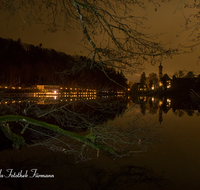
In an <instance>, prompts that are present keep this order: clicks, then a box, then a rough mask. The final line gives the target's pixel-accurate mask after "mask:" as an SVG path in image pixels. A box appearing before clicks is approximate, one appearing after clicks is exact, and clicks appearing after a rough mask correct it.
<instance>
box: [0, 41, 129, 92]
mask: <svg viewBox="0 0 200 190" xmlns="http://www.w3.org/2000/svg"><path fill="white" fill-rule="evenodd" d="M0 63H1V64H0V84H1V85H8V86H33V85H36V84H56V85H60V86H71V87H81V88H92V89H97V90H102V89H103V90H119V89H121V87H120V86H119V85H117V84H116V83H114V82H112V81H111V80H109V78H111V79H113V80H114V81H116V82H117V83H119V84H120V85H122V86H124V87H126V81H127V79H126V78H125V76H124V75H123V73H122V72H119V71H118V72H117V71H116V70H115V69H114V68H108V67H106V65H104V70H105V72H106V73H107V75H108V77H109V78H108V77H107V76H106V75H105V73H104V72H103V71H102V70H101V67H100V66H99V67H98V64H97V63H96V62H94V63H92V61H91V59H88V58H86V57H84V56H77V55H76V56H70V55H66V54H65V53H63V52H57V51H55V50H54V49H47V48H43V47H42V44H39V46H34V45H31V44H25V43H22V42H21V40H20V39H18V40H17V41H14V40H12V39H3V38H0Z"/></svg>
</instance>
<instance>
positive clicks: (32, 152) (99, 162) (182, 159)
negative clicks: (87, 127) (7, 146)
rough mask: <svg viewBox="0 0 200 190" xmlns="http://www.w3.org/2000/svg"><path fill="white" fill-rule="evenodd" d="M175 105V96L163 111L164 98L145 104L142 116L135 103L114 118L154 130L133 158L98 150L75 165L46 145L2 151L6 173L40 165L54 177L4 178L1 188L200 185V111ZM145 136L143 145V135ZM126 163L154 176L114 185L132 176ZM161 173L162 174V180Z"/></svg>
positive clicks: (123, 125)
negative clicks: (127, 176)
mask: <svg viewBox="0 0 200 190" xmlns="http://www.w3.org/2000/svg"><path fill="white" fill-rule="evenodd" d="M168 102H169V101H168ZM172 103H173V102H171V100H170V104H168V106H166V107H165V108H162V110H161V109H160V106H161V105H160V104H159V102H158V104H157V105H155V106H154V109H152V107H153V105H150V106H149V105H145V114H142V113H141V110H142V109H143V108H142V105H141V104H133V102H131V103H129V106H128V109H127V110H126V112H125V113H124V115H123V117H118V118H116V119H115V120H113V121H109V123H111V124H112V125H115V126H119V127H121V128H122V129H127V128H129V127H130V125H132V126H134V125H135V126H136V125H137V126H139V127H140V128H144V129H145V128H146V127H147V126H148V128H147V129H152V131H151V132H150V133H149V135H152V138H149V139H150V140H149V144H148V149H147V150H146V151H144V152H140V153H137V154H134V155H132V156H130V157H123V158H117V159H115V160H113V158H112V157H110V156H109V155H107V154H106V155H104V154H100V156H99V157H98V158H97V157H95V153H94V159H92V160H88V161H85V162H79V163H77V164H75V159H74V156H73V155H69V156H66V155H65V154H63V153H59V152H52V151H50V150H48V149H46V148H44V147H41V146H36V147H30V148H27V147H23V148H22V149H21V150H20V151H18V150H3V151H1V152H0V164H1V167H0V169H1V168H2V172H3V171H5V170H6V169H8V168H13V169H15V170H16V171H20V170H23V172H25V171H26V170H28V172H30V171H31V169H33V168H35V169H38V172H39V173H42V174H45V173H46V174H54V178H53V179H41V178H38V179H37V178H33V179H11V178H8V179H5V178H3V179H0V182H2V183H1V184H2V189H28V188H29V187H31V186H32V187H33V188H32V189H34V188H36V187H37V189H47V188H48V189H106V188H107V189H109V188H110V189H139V190H140V189H170V190H171V189H172V190H178V189H188V190H189V189H194V190H195V189H200V180H199V178H200V117H199V112H198V111H197V110H191V109H190V110H189V109H187V110H186V109H183V108H182V109H178V108H176V110H175V109H174V110H173V108H172V107H171V106H172ZM141 108H142V109H141ZM143 111H144V110H143ZM143 113H144V112H143ZM180 116H181V117H180ZM145 130H146V129H145ZM145 130H144V131H145ZM140 140H141V143H142V141H143V139H142V137H141V139H140ZM126 165H129V166H130V165H134V166H137V167H141V168H147V169H149V170H151V172H152V173H151V175H153V176H154V177H155V179H151V182H150V183H148V182H146V181H145V182H144V183H139V184H138V183H137V182H136V183H135V184H134V185H132V187H131V188H130V187H129V188H128V187H127V188H126V184H123V178H119V179H120V180H121V181H122V183H121V184H123V185H121V186H120V185H118V186H115V184H117V182H116V181H115V178H117V177H116V176H118V177H119V176H120V175H122V176H123V175H124V176H125V175H126V174H127V173H126V172H123V171H124V170H123V171H121V170H120V169H121V168H122V167H125V166H126ZM144 173H145V171H144ZM156 176H159V177H160V176H162V179H163V180H161V183H159V177H158V178H157V179H158V180H156ZM118 181H119V180H118ZM124 183H127V181H124ZM157 183H158V184H159V185H160V186H159V185H156V184H157ZM105 184H106V185H105ZM30 189H31V188H30Z"/></svg>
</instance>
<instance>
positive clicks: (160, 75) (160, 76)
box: [158, 62, 163, 80]
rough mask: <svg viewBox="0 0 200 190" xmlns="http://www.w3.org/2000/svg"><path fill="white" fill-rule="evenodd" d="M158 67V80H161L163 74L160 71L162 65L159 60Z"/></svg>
mask: <svg viewBox="0 0 200 190" xmlns="http://www.w3.org/2000/svg"><path fill="white" fill-rule="evenodd" d="M158 68H159V80H161V78H162V75H163V73H162V69H163V66H162V65H161V62H160V65H159V67H158Z"/></svg>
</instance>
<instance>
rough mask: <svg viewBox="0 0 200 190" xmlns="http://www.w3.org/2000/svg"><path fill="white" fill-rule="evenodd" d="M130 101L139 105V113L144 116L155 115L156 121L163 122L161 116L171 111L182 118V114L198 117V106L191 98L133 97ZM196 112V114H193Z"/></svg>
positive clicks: (199, 107) (199, 108)
mask: <svg viewBox="0 0 200 190" xmlns="http://www.w3.org/2000/svg"><path fill="white" fill-rule="evenodd" d="M131 100H132V102H133V103H135V104H139V105H140V112H141V113H142V114H143V115H145V114H147V113H149V114H157V113H158V117H159V118H158V121H159V122H160V123H161V122H162V121H163V118H162V114H163V113H164V114H167V113H168V111H169V110H170V109H172V111H173V113H174V115H176V116H178V117H182V116H183V115H184V114H187V115H188V116H193V114H197V115H199V110H200V106H199V105H200V104H198V103H197V102H195V101H194V100H193V98H192V97H188V96H186V97H184V98H177V97H167V96H162V97H152V96H133V97H131ZM195 110H196V112H195Z"/></svg>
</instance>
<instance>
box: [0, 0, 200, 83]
mask: <svg viewBox="0 0 200 190" xmlns="http://www.w3.org/2000/svg"><path fill="white" fill-rule="evenodd" d="M178 2H179V1H178V0H176V1H173V2H166V3H164V4H161V7H159V8H158V10H157V11H155V7H154V6H149V7H148V9H147V11H146V12H147V18H148V21H147V23H146V24H147V26H149V27H150V29H148V30H145V31H144V32H145V33H149V34H161V33H164V34H162V35H161V36H160V37H159V39H158V41H161V42H162V43H163V44H166V47H171V48H177V46H178V44H179V43H181V44H183V45H190V44H191V42H190V41H189V40H188V38H189V35H190V34H191V31H186V32H183V33H181V34H180V35H179V37H177V34H179V33H180V32H181V31H182V30H183V29H184V28H183V27H182V26H184V23H185V20H184V15H183V13H182V12H181V11H177V12H176V13H174V11H175V10H176V8H177V6H178ZM192 11H193V10H192ZM184 14H185V15H186V16H187V15H188V14H189V13H187V12H186V11H185V10H184ZM23 26H24V23H23V21H22V19H21V17H20V14H19V12H17V13H16V14H15V16H14V17H12V18H11V19H10V20H9V21H8V22H7V21H6V14H5V13H3V12H0V37H2V38H12V39H14V40H17V39H18V38H21V40H22V42H23V43H30V44H34V45H39V44H40V43H42V44H43V47H44V48H53V49H55V50H57V51H63V52H65V53H66V54H72V55H73V54H78V55H80V54H81V55H84V54H85V55H87V51H85V49H84V48H83V46H81V45H80V44H81V40H82V38H83V34H82V32H81V31H80V30H79V29H69V30H68V31H67V32H66V31H62V30H59V31H57V32H55V33H49V32H47V33H45V32H44V29H45V28H44V27H43V26H41V25H36V24H34V23H32V24H31V26H30V27H29V26H26V27H25V28H24V29H23ZM199 50H200V48H199V47H198V46H197V47H196V51H194V52H193V53H191V54H182V55H177V56H174V57H173V58H172V59H171V58H168V59H165V60H163V62H162V64H163V72H164V73H168V75H169V76H172V75H173V74H174V72H175V71H177V70H186V71H194V72H195V73H196V74H199V73H200V68H199V65H198V57H199V52H200V51H199ZM144 71H145V72H146V74H147V75H148V74H149V73H151V72H157V73H158V64H157V65H155V66H151V65H149V64H146V65H145V70H144ZM140 74H141V73H136V74H134V75H132V76H130V75H127V78H128V79H129V80H130V81H133V82H138V81H139V76H140Z"/></svg>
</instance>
